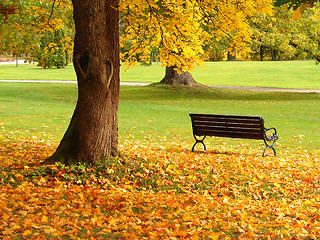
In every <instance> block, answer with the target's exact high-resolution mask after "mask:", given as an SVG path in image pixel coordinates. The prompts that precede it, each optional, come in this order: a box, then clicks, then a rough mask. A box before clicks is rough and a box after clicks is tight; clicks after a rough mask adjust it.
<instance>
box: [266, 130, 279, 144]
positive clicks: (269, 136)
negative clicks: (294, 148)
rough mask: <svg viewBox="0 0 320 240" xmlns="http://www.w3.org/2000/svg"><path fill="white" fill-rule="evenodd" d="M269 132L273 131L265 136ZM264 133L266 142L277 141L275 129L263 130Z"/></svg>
mask: <svg viewBox="0 0 320 240" xmlns="http://www.w3.org/2000/svg"><path fill="white" fill-rule="evenodd" d="M271 130H273V133H272V135H267V132H268V131H271ZM264 132H265V136H266V138H267V140H268V141H274V140H277V139H278V135H277V129H275V128H274V127H271V128H266V129H264Z"/></svg>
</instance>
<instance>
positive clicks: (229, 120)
mask: <svg viewBox="0 0 320 240" xmlns="http://www.w3.org/2000/svg"><path fill="white" fill-rule="evenodd" d="M189 115H190V117H191V122H192V130H193V137H194V139H195V140H196V142H195V144H193V146H192V152H193V151H194V148H195V146H196V145H197V144H198V143H202V145H203V148H204V150H205V151H206V145H205V144H204V142H203V141H204V139H205V138H206V136H216V137H228V138H245V139H261V140H263V141H264V143H265V145H266V147H265V149H264V151H263V154H262V156H263V157H264V156H265V153H266V151H267V149H269V148H271V149H272V150H273V152H274V156H276V150H275V149H274V145H275V143H276V141H277V139H278V136H277V130H276V129H275V128H274V127H272V128H265V127H264V120H263V119H262V117H259V116H236V115H217V114H198V113H190V114H189ZM267 132H268V133H269V134H267ZM199 137H202V138H199Z"/></svg>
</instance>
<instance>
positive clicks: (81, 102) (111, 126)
mask: <svg viewBox="0 0 320 240" xmlns="http://www.w3.org/2000/svg"><path fill="white" fill-rule="evenodd" d="M72 2H73V7H74V20H75V26H76V35H75V41H74V57H73V62H74V68H75V71H76V74H77V80H78V101H77V105H76V109H75V111H74V113H73V116H72V119H71V122H70V125H69V127H68V129H67V132H66V133H65V135H64V137H63V139H62V140H61V142H60V145H59V147H58V149H57V150H56V152H55V153H54V154H53V155H52V156H51V157H50V158H49V159H47V161H46V162H45V163H53V162H56V161H59V162H63V163H65V164H70V163H76V162H91V163H92V162H99V161H101V160H103V159H105V158H108V157H110V156H116V155H118V121H117V111H118V102H119V85H120V84H119V67H120V65H119V63H120V62H119V12H118V4H119V0H108V1H99V0H90V1H83V0H72Z"/></svg>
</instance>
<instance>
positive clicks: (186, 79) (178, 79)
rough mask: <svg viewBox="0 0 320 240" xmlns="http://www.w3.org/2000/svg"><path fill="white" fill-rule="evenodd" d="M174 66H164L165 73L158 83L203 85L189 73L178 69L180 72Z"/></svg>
mask: <svg viewBox="0 0 320 240" xmlns="http://www.w3.org/2000/svg"><path fill="white" fill-rule="evenodd" d="M176 69H177V67H176V66H170V67H166V75H165V76H164V78H163V79H162V80H161V81H160V84H169V85H182V86H190V87H196V86H203V85H201V84H200V83H198V82H196V81H195V80H194V78H193V77H192V75H191V73H189V72H184V71H182V70H181V69H180V73H179V72H178V71H177V70H176Z"/></svg>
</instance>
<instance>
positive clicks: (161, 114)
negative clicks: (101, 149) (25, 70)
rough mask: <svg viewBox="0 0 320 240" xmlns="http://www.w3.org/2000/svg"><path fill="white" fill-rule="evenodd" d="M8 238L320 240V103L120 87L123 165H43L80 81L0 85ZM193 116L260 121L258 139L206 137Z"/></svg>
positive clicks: (3, 218)
mask: <svg viewBox="0 0 320 240" xmlns="http://www.w3.org/2000/svg"><path fill="white" fill-rule="evenodd" d="M0 93H1V94H0V159H1V160H2V161H0V238H1V239H320V205H319V202H320V191H319V189H320V185H319V181H320V179H319V176H320V168H319V161H320V150H319V146H320V140H319V135H318V133H319V128H320V125H319V119H320V113H319V112H318V111H316V110H317V109H320V101H319V100H320V95H319V94H315V93H308V94H305V93H283V92H252V91H242V90H229V89H216V88H201V89H186V88H176V87H174V88H172V87H168V86H159V85H151V86H146V87H139V86H121V90H120V104H119V113H118V116H119V150H120V153H121V156H119V157H117V158H110V159H105V160H103V161H102V162H101V163H99V164H96V165H88V164H76V165H72V166H65V165H63V164H59V163H57V164H55V165H41V162H42V161H44V160H45V159H46V158H47V157H49V156H50V155H51V154H52V153H53V152H54V150H55V149H56V148H57V145H58V142H59V140H60V139H61V137H62V135H63V133H64V131H65V130H66V127H67V126H68V123H69V121H70V118H71V115H72V112H73V110H74V107H75V104H76V97H77V89H76V84H57V83H0ZM190 112H203V113H218V114H245V115H260V116H262V117H263V118H264V119H265V122H266V126H267V127H272V126H273V127H276V128H277V130H278V135H279V136H280V139H279V141H278V144H277V145H276V150H277V153H278V156H277V157H272V154H271V153H272V151H270V152H268V154H267V156H266V157H265V158H263V157H261V154H262V151H263V148H264V144H263V141H259V140H239V139H236V140H235V139H233V140H232V139H224V138H208V139H207V140H206V143H207V147H208V151H207V152H203V151H202V150H201V149H200V148H198V149H197V151H196V152H191V151H190V149H191V146H192V144H193V142H194V140H193V137H192V132H191V122H190V119H189V116H188V114H189V113H190Z"/></svg>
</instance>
